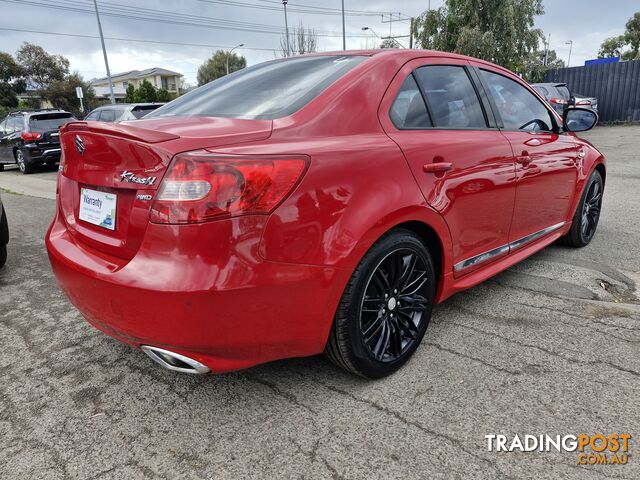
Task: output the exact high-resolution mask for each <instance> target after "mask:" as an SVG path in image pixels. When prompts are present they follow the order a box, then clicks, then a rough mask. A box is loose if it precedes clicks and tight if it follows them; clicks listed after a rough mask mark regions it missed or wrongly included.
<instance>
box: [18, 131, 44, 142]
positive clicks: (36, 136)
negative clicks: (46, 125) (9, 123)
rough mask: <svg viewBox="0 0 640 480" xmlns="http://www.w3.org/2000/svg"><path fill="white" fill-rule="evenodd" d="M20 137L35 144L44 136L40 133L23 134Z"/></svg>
mask: <svg viewBox="0 0 640 480" xmlns="http://www.w3.org/2000/svg"><path fill="white" fill-rule="evenodd" d="M20 136H21V137H22V139H23V140H26V141H27V142H33V141H35V140H40V139H41V138H42V134H41V133H40V132H22V133H21V134H20Z"/></svg>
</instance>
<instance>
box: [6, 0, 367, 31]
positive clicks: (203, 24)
mask: <svg viewBox="0 0 640 480" xmlns="http://www.w3.org/2000/svg"><path fill="white" fill-rule="evenodd" d="M0 1H2V2H5V3H17V4H26V5H31V6H36V7H42V8H50V9H55V10H65V11H72V12H78V13H86V14H92V15H93V11H92V10H89V9H87V8H82V6H78V5H77V3H76V2H71V3H72V5H73V6H72V5H69V4H68V3H64V2H65V1H69V0H58V2H52V1H48V2H46V3H44V2H41V1H36V0H0ZM201 1H204V0H201ZM208 1H213V0H208ZM103 4H105V5H106V6H107V8H106V9H104V10H105V11H104V12H103V13H102V15H103V16H110V17H116V18H124V19H128V20H139V21H152V22H159V23H165V24H173V25H182V26H192V27H200V28H212V29H220V30H231V31H240V32H257V33H266V34H272V35H282V34H283V33H284V32H283V30H282V28H281V27H277V26H275V25H265V24H252V23H249V22H238V21H234V20H223V19H220V20H216V19H211V18H210V17H197V18H198V22H196V21H195V20H194V21H191V20H190V19H186V18H185V19H184V20H180V18H181V15H182V17H183V18H184V17H185V15H184V14H175V13H173V12H167V11H161V10H157V11H156V12H158V13H157V14H155V16H153V17H151V18H150V17H144V16H141V15H136V14H133V13H119V11H120V10H121V8H118V9H117V10H116V9H115V8H114V7H109V6H108V4H107V2H101V5H103ZM111 5H114V6H115V5H118V6H120V5H121V4H113V3H112V4H111ZM122 7H125V8H131V7H127V6H126V5H122ZM101 10H102V8H101ZM146 10H152V9H146ZM162 14H166V15H162ZM186 17H191V18H193V16H190V15H186ZM315 34H316V35H317V36H319V37H340V36H342V33H341V32H332V31H326V32H324V31H319V32H315ZM347 36H348V37H350V38H366V35H360V34H351V35H347Z"/></svg>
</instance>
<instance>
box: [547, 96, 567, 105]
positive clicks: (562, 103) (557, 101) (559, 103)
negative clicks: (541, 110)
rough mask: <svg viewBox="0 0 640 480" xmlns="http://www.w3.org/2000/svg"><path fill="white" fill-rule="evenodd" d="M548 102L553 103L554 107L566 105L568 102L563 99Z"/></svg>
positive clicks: (551, 99)
mask: <svg viewBox="0 0 640 480" xmlns="http://www.w3.org/2000/svg"><path fill="white" fill-rule="evenodd" d="M549 101H550V102H551V103H555V104H556V105H568V104H569V102H568V101H567V100H565V99H564V98H550V99H549Z"/></svg>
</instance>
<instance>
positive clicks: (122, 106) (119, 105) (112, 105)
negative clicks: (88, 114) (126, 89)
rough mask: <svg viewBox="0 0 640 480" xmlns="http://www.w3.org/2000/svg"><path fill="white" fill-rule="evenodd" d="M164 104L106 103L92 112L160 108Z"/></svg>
mask: <svg viewBox="0 0 640 480" xmlns="http://www.w3.org/2000/svg"><path fill="white" fill-rule="evenodd" d="M162 105H164V102H147V103H108V104H107V105H100V106H99V107H96V108H94V109H93V110H92V111H93V112H95V111H96V110H104V109H107V108H115V109H122V110H125V109H127V108H136V107H152V106H158V107H160V106H162Z"/></svg>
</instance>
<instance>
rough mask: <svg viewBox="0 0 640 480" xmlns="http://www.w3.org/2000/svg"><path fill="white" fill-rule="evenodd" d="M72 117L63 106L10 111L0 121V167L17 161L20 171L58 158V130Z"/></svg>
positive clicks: (29, 170) (27, 170) (26, 171)
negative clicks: (59, 108)
mask: <svg viewBox="0 0 640 480" xmlns="http://www.w3.org/2000/svg"><path fill="white" fill-rule="evenodd" d="M75 120H76V118H75V117H74V116H73V115H72V114H70V113H69V112H65V111H64V110H34V111H20V112H13V113H10V114H9V115H7V117H6V118H4V119H3V120H1V121H0V171H2V170H4V166H5V164H10V163H17V164H18V167H19V168H20V171H21V172H22V173H31V172H32V171H33V169H34V167H35V166H37V165H42V164H44V163H46V164H47V165H51V166H53V165H55V164H56V163H58V162H59V161H60V139H59V137H58V135H59V134H58V130H59V129H60V127H61V126H62V125H64V124H65V123H67V122H71V121H75Z"/></svg>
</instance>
